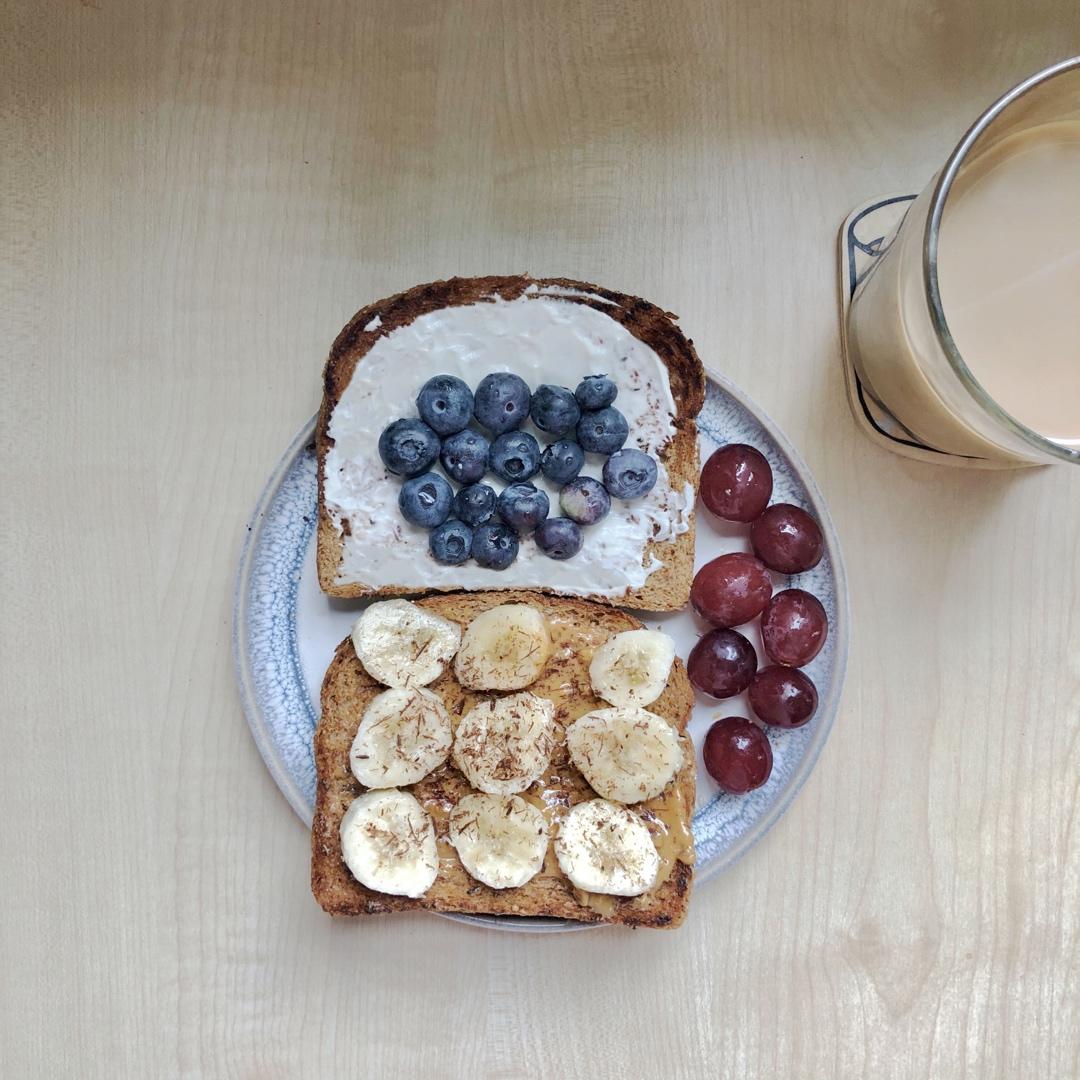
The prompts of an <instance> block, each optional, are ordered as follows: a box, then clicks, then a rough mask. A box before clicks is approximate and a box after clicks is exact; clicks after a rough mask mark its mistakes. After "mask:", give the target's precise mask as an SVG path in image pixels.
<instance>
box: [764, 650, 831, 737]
mask: <svg viewBox="0 0 1080 1080" xmlns="http://www.w3.org/2000/svg"><path fill="white" fill-rule="evenodd" d="M750 707H751V708H752V709H753V710H754V713H755V715H756V716H758V717H759V718H760V719H762V720H764V721H765V723H766V724H775V725H776V726H777V727H784V728H795V727H802V725H803V724H805V723H806V721H807V720H809V719H810V717H811V716H813V715H814V710H815V709H816V708H817V687H816V686H815V685H814V682H813V680H812V679H811V678H810V676H809V675H807V674H805V672H802V671H799V670H798V669H797V668H789V667H783V666H781V665H779V664H775V665H773V666H772V667H767V668H762V669H761V670H760V671H759V672H758V673H757V674H756V675H755V676H754V681H753V682H752V683H751V684H750Z"/></svg>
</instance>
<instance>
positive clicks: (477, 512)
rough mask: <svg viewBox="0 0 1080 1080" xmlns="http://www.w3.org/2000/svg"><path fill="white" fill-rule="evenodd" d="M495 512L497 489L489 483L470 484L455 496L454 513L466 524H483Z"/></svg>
mask: <svg viewBox="0 0 1080 1080" xmlns="http://www.w3.org/2000/svg"><path fill="white" fill-rule="evenodd" d="M494 513H495V490H494V489H493V488H490V487H488V485H487V484H470V485H469V486H468V487H463V488H462V489H461V490H460V491H459V492H458V493H457V494H456V495H455V496H454V515H455V517H459V518H460V519H461V520H462V521H464V522H465V524H466V525H472V526H473V527H475V526H477V525H483V524H484V522H485V521H487V519H488V518H489V517H491V515H492V514H494Z"/></svg>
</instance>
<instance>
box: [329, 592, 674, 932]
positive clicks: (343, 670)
mask: <svg viewBox="0 0 1080 1080" xmlns="http://www.w3.org/2000/svg"><path fill="white" fill-rule="evenodd" d="M419 603H420V604H421V605H422V606H424V607H427V608H430V609H431V610H433V611H436V612H438V613H439V614H440V615H442V616H444V617H445V618H448V619H453V620H455V621H457V622H459V623H461V624H462V625H463V626H464V625H466V624H467V623H468V622H470V621H471V620H472V619H473V618H475V616H476V615H478V614H480V612H481V611H486V610H487V609H488V608H490V607H494V606H495V605H497V604H503V603H526V604H532V605H534V606H535V607H538V608H539V609H540V610H542V611H543V612H544V613H545V615H546V616H547V617H548V618H549V620H552V622H553V625H555V624H558V626H560V627H561V628H562V629H563V632H564V633H566V634H569V635H572V636H573V637H574V640H578V641H582V642H584V645H583V646H582V647H581V648H575V649H574V650H573V652H572V653H570V651H569V650H568V649H564V650H559V649H556V652H555V653H554V654H553V655H552V658H551V659H550V660H549V661H548V666H547V667H546V668H545V671H544V673H543V674H542V675H541V677H540V680H538V682H537V684H535V685H536V688H539V690H538V692H541V693H543V691H544V687H545V686H546V685H547V684H548V683H549V682H550V684H551V685H552V686H555V687H557V688H558V689H557V690H556V691H555V692H552V693H548V694H547V695H546V696H549V697H550V698H551V700H552V701H554V702H555V704H556V719H557V721H558V722H559V724H560V725H566V724H568V723H570V722H571V721H572V720H573V719H576V718H577V717H578V716H580V715H582V714H583V713H585V712H588V711H590V710H592V709H595V708H600V707H602V706H603V705H604V703H603V702H602V701H600V700H599V699H598V698H596V697H595V696H594V695H593V693H592V689H591V687H590V685H589V675H588V666H589V661H590V660H591V658H592V653H593V651H594V649H595V648H596V647H598V646H599V644H601V643H602V642H603V641H605V640H607V638H608V637H610V636H611V635H612V634H615V633H619V632H621V631H623V630H632V629H637V628H639V627H640V626H641V623H640V622H639V621H638V620H637V619H635V618H634V617H633V616H632V615H629V614H627V613H626V612H622V611H618V610H616V609H613V608H610V607H603V606H599V605H597V604H594V603H592V602H590V601H587V600H578V599H571V598H553V597H548V596H544V595H543V594H540V593H533V592H487V593H458V594H453V595H440V596H431V597H428V598H426V599H424V600H421V601H419ZM382 689H383V687H381V686H379V685H378V684H377V683H375V682H374V681H373V680H372V679H371V678H370V676H368V674H367V673H366V672H365V671H364V669H363V667H362V665H361V664H360V661H359V660H358V659H357V657H356V653H355V650H354V649H353V647H352V642H351V640H350V639H348V638H346V640H345V641H343V642H342V643H341V644H340V645H339V646H338V648H337V651H336V652H335V654H334V659H333V661H332V662H331V664H330V667H329V669H328V670H327V673H326V678H325V679H324V681H323V686H322V718H321V719H320V721H319V727H318V730H317V731H316V734H315V765H316V771H317V776H318V787H317V794H316V802H315V819H314V822H313V825H312V837H311V887H312V892H313V893H314V894H315V897H316V899H317V900H318V902H319V903H320V904H321V905H322V907H323V908H324V909H325V910H326V911H328V912H330V913H331V914H334V915H374V914H380V913H385V912H391V911H410V910H414V909H426V910H432V911H458V912H470V913H475V914H499V915H525V916H538V915H539V916H548V917H553V918H562V919H575V920H578V921H582V922H609V923H619V924H623V925H627V926H648V927H675V926H678V925H679V924H680V923H681V922H682V921H683V918H684V917H685V915H686V909H687V904H688V903H689V898H690V887H691V883H692V879H693V866H692V856H690V855H689V854H686V856H685V857H684V858H677V859H675V861H674V862H673V864H672V866H671V874H670V876H669V877H668V879H667V881H665V882H664V883H663V884H662V885H660V886H658V887H657V888H656V889H654V890H653V891H652V892H650V893H647V894H645V895H644V896H639V897H628V898H625V899H621V898H613V903H612V905H611V911H610V913H601V912H598V911H596V910H594V909H593V908H591V907H587V906H585V905H583V904H581V903H580V902H579V901H578V899H577V898H576V896H575V892H574V890H573V888H572V886H571V884H570V882H569V881H568V880H567V879H566V878H565V877H564V876H563V874H562V873H561V871H560V870H559V869H558V865H557V862H556V860H555V859H554V856H553V854H552V852H551V850H550V844H549V852H548V859H547V860H546V861H545V865H544V868H543V870H541V872H540V873H539V874H538V875H537V876H536V877H534V878H533V879H532V880H531V881H530V882H528V883H527V884H526V885H524V886H522V887H521V888H517V889H505V890H498V889H491V888H489V887H488V886H486V885H482V884H481V883H480V882H478V881H476V880H474V879H473V878H471V877H469V875H468V874H467V873H466V872H465V870H464V868H463V867H462V866H461V864H460V862H459V861H458V859H457V856H456V854H454V852H453V850H452V849H450V848H448V847H447V846H446V844H445V843H443V842H442V840H441V839H440V853H441V858H440V869H439V877H438V878H437V880H436V882H435V884H434V885H433V886H432V887H431V889H430V890H429V891H428V893H427V894H426V895H425V896H423V897H421V898H420V899H418V900H410V899H408V898H405V897H399V896H388V895H386V894H384V893H379V892H375V891H373V890H371V889H367V888H365V887H364V886H363V885H361V884H360V883H359V882H358V881H357V880H356V879H355V878H354V877H353V876H352V874H350V873H349V870H348V868H347V867H346V866H345V863H344V862H343V860H342V855H341V839H340V832H339V829H340V825H341V818H342V816H343V815H344V813H345V811H346V809H347V808H348V806H349V804H350V803H351V802H352V800H353V799H354V798H356V796H357V795H359V794H360V793H361V792H362V791H363V790H364V789H363V787H362V786H361V785H360V784H359V783H357V782H356V780H355V779H354V778H353V776H352V773H351V772H350V770H349V748H350V746H351V744H352V740H353V737H354V735H355V734H356V729H357V727H358V725H359V722H360V717H361V715H362V713H363V710H364V708H365V706H366V705H367V703H368V701H370V700H371V698H372V697H374V696H375V695H376V694H377V693H379V692H380V691H381V690H382ZM429 689H431V690H433V691H434V692H435V693H438V694H440V696H442V698H443V700H444V701H445V702H446V704H447V707H448V709H449V711H450V713H451V715H452V716H455V717H457V716H460V714H461V712H462V711H463V710H465V709H467V708H469V707H471V704H472V703H473V702H475V701H476V700H480V699H482V698H484V697H490V696H492V695H479V694H475V693H470V692H468V691H465V690H464V689H463V688H462V687H461V685H460V684H459V683H458V682H457V680H456V679H455V678H454V676H453V673H452V671H449V672H447V673H446V674H445V675H443V676H442V678H440V679H438V680H437V681H436V682H435V683H433V684H432V686H431V687H430V688H429ZM530 689H534V688H530ZM692 705H693V691H692V690H691V688H690V683H689V681H688V679H687V677H686V670H685V668H684V667H683V665H682V662H681V661H679V660H676V661H675V665H674V667H673V668H672V671H671V677H670V679H669V680H668V686H667V689H666V690H665V691H664V693H663V694H662V695H661V696H660V698H659V699H657V701H656V702H654V703H653V704H652V705H650V706H649V708H650V710H651V711H653V712H656V713H657V715H659V716H663V717H664V718H665V719H666V720H668V721H669V722H670V723H672V724H673V725H675V727H677V728H678V729H679V731H680V732H684V731H685V728H686V724H687V722H688V721H689V718H690V710H691V707H692ZM683 746H684V751H685V754H684V762H683V766H682V768H681V769H680V771H679V773H678V775H677V776H676V778H675V780H674V781H673V782H672V785H671V787H670V788H669V789H668V791H667V792H666V793H665V795H664V798H666V799H668V800H669V802H670V804H672V805H674V806H675V807H676V808H677V813H678V817H679V820H680V823H681V824H682V826H684V827H685V828H686V829H687V830H688V829H689V826H690V818H691V816H692V813H693V807H694V789H695V761H694V751H693V746H692V745H691V743H690V740H689V738H687V737H685V736H684V741H683ZM560 755H561V756H560ZM555 762H556V763H557V764H558V766H559V771H560V772H561V773H566V772H570V773H573V774H574V776H575V777H576V781H577V782H578V783H579V786H580V790H578V791H576V792H575V794H574V795H573V798H572V799H571V803H572V802H577V801H579V800H580V799H582V798H591V797H594V793H593V792H592V791H591V790H589V789H588V788H587V785H585V783H584V780H583V779H582V778H581V777H580V774H578V773H577V771H576V770H575V769H574V768H573V766H572V765H570V764H569V762H568V760H567V758H566V750H565V746H564V745H563V742H562V739H561V737H560V741H559V747H558V748H557V750H556V757H555ZM410 790H412V791H413V792H414V794H416V795H417V797H418V798H420V799H421V801H422V802H424V803H425V804H427V805H430V804H432V803H435V804H437V805H441V806H445V807H447V808H448V807H450V806H452V805H453V804H454V803H456V802H457V800H458V799H459V798H461V797H462V796H463V795H464V794H467V793H468V791H469V790H471V789H470V788H469V786H468V784H467V783H466V782H465V780H464V778H463V777H462V776H461V774H460V773H459V772H458V771H457V770H456V769H455V768H454V767H453V765H451V764H449V763H447V764H446V765H443V766H441V767H440V768H439V769H437V770H436V771H435V772H434V773H432V774H431V775H430V776H429V777H427V778H426V779H425V780H422V781H421V782H420V783H419V784H416V785H413V786H412V787H411V788H410ZM644 805H645V806H652V805H653V803H647V804H644ZM436 828H437V830H438V831H439V833H440V838H441V837H442V836H443V835H444V832H445V821H442V822H440V821H439V820H436Z"/></svg>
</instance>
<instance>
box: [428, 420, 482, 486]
mask: <svg viewBox="0 0 1080 1080" xmlns="http://www.w3.org/2000/svg"><path fill="white" fill-rule="evenodd" d="M490 448H491V443H489V442H488V441H487V439H486V438H484V436H483V435H481V434H480V432H479V431H459V432H457V433H456V434H455V435H450V436H448V437H447V438H445V439H443V444H442V453H441V454H439V460H440V461H441V462H442V467H443V468H444V469H445V470H446V475H447V476H449V477H450V479H451V480H456V481H457V482H458V483H459V484H475V483H476V481H477V480H482V479H483V477H484V473H486V472H487V467H488V450H490Z"/></svg>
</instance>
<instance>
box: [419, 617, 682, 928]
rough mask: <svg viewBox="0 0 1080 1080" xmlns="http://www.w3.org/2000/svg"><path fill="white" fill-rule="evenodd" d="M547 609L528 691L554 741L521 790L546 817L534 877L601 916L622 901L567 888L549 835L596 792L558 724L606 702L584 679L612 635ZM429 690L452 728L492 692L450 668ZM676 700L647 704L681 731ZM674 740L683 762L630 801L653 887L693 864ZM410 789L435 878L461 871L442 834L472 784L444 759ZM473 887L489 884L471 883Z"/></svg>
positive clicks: (667, 698)
mask: <svg viewBox="0 0 1080 1080" xmlns="http://www.w3.org/2000/svg"><path fill="white" fill-rule="evenodd" d="M546 614H547V618H548V625H549V628H550V631H551V637H552V646H553V647H552V653H551V656H550V658H549V659H548V662H547V664H546V665H545V666H544V669H543V671H542V672H541V673H540V676H539V678H538V679H537V680H536V681H535V682H533V683H532V684H531V685H530V686H528V687H527V689H528V691H529V692H530V693H533V694H536V695H538V696H540V697H544V698H547V699H548V700H550V701H551V702H552V703H553V704H554V706H555V721H556V726H555V747H554V750H553V753H552V756H551V762H550V764H549V766H548V768H547V770H546V771H545V772H544V774H543V775H542V776H541V777H540V779H539V780H537V781H536V782H535V783H534V784H533V785H532V786H531V787H529V788H528V789H527V790H526V791H524V792H523V793H522V798H524V799H526V800H527V801H529V802H531V803H532V804H533V805H535V806H537V807H539V809H540V810H541V811H542V812H543V814H544V817H545V819H546V820H547V823H548V834H549V840H548V849H547V854H546V856H545V859H544V865H543V868H542V869H541V871H540V874H539V875H538V878H548V879H551V884H553V885H556V884H557V885H558V887H560V888H562V889H565V890H569V891H570V892H571V893H572V895H573V896H574V897H575V899H576V900H577V902H578V903H579V904H581V905H583V906H585V907H588V908H590V909H592V910H593V911H596V912H598V913H599V914H602V915H610V914H611V913H612V912H613V911H615V910H616V908H617V907H618V905H619V904H620V903H624V902H626V901H624V900H623V899H622V898H620V897H615V896H607V895H601V894H596V893H587V892H584V891H582V890H580V889H577V888H575V887H573V886H572V885H571V884H570V882H569V881H568V880H567V879H566V877H565V875H564V874H563V873H562V870H561V869H560V868H559V864H558V861H557V859H556V857H555V852H554V848H553V845H552V843H551V840H552V839H554V837H555V835H556V834H557V832H558V828H559V825H560V823H561V821H562V819H563V818H564V817H565V816H566V814H567V812H568V811H569V809H570V808H571V807H572V806H574V805H575V803H578V802H582V801H583V800H586V799H592V798H595V797H596V793H595V792H594V791H593V790H592V788H590V787H589V785H588V784H587V783H586V781H585V779H584V777H583V776H582V775H581V773H580V772H579V771H578V770H577V769H576V768H575V767H574V765H573V764H571V762H570V759H569V755H568V753H567V750H566V738H565V731H564V729H565V727H566V726H567V725H569V724H570V723H572V722H573V721H574V720H576V719H577V718H578V717H579V716H583V715H584V714H585V713H587V712H591V711H592V710H594V709H597V708H603V707H604V705H605V703H604V702H603V701H601V700H600V699H599V698H598V697H596V695H595V694H594V693H593V690H592V686H591V684H590V681H589V662H590V660H591V659H592V655H593V652H594V651H595V650H596V649H597V648H598V647H599V646H600V645H602V644H603V643H604V642H605V641H606V640H607V639H608V638H609V637H610V636H611V631H610V629H608V628H605V627H602V626H589V625H584V626H583V625H582V623H581V620H580V618H573V617H562V616H560V614H559V613H558V612H551V611H549V612H547V613H546ZM429 689H430V690H431V691H433V692H434V693H436V694H438V695H440V696H441V697H442V699H443V701H444V703H445V704H446V707H447V710H448V711H449V713H450V716H451V718H452V722H453V724H454V726H455V730H456V726H457V723H458V722H459V720H460V718H461V717H462V716H463V715H464V714H465V713H467V712H468V711H469V710H470V709H472V708H473V706H474V705H476V704H478V703H479V702H481V701H485V700H488V699H490V698H492V697H494V696H496V695H495V694H493V693H490V692H484V691H473V690H466V689H465V688H464V687H462V686H461V685H460V683H458V682H457V680H456V679H455V678H454V676H453V674H452V672H447V673H446V674H444V675H443V676H442V677H441V678H440V679H438V680H437V681H436V682H435V683H433V684H432V685H431V686H430V687H429ZM676 699H677V695H675V694H673V693H672V692H671V691H670V690H665V691H664V693H663V694H662V695H661V696H660V698H659V699H657V701H656V702H654V703H653V704H652V705H651V706H650V707H649V708H650V711H653V712H655V713H656V714H657V715H659V716H662V717H664V718H665V719H666V720H668V721H669V722H670V723H672V724H673V725H675V727H677V728H679V729H680V730H681V729H682V728H684V726H685V722H686V720H687V719H688V717H687V716H685V715H681V714H680V711H681V709H682V708H683V706H681V705H680V706H678V707H676ZM680 743H681V745H682V748H683V764H682V766H681V768H680V770H679V772H678V774H677V775H676V777H675V780H674V781H673V782H672V783H671V784H669V785H668V787H667V788H666V789H665V790H664V791H663V792H661V793H660V795H658V796H657V797H656V798H654V799H650V800H648V801H647V802H643V803H638V804H637V805H635V806H634V807H632V809H633V810H634V811H635V812H636V813H637V814H638V815H639V816H640V817H641V819H642V821H643V822H644V823H645V825H646V826H647V827H648V829H649V832H650V834H651V836H652V839H653V843H654V844H655V845H656V849H657V852H658V853H659V855H660V870H659V873H658V875H657V880H656V883H655V884H654V886H653V889H656V888H658V887H659V886H660V885H662V884H663V883H664V882H665V881H667V880H668V878H669V877H670V876H671V874H672V872H673V870H674V868H675V865H676V863H677V862H682V863H684V864H685V865H686V866H691V865H693V861H694V841H693V836H692V834H691V831H690V819H691V815H692V812H693V791H694V784H693V777H694V773H695V763H694V749H693V745H692V744H691V742H690V739H689V738H688V737H687V736H686V735H685V734H683V735H682V737H681V738H680ZM408 790H410V791H412V793H413V794H414V795H415V796H416V798H417V799H418V800H419V802H420V804H421V806H423V808H424V809H425V810H426V811H427V812H428V814H430V815H431V818H432V821H433V822H434V824H435V831H436V837H437V846H438V852H439V877H440V878H443V877H447V876H453V875H460V874H461V872H462V871H461V864H460V862H459V860H458V856H457V852H456V851H455V850H454V848H453V847H452V846H451V844H450V842H449V839H448V829H449V815H450V812H451V811H452V810H453V808H454V806H455V805H456V804H457V802H458V800H459V799H461V798H462V797H464V796H465V795H467V794H469V792H471V791H472V788H471V787H470V786H469V784H468V782H467V781H466V780H465V778H464V777H463V776H462V775H461V773H460V772H458V770H457V769H456V768H454V767H453V765H452V764H450V763H449V762H448V763H447V764H445V765H443V766H441V767H440V768H438V769H436V770H435V771H434V772H433V773H431V774H430V775H429V776H427V777H425V778H424V779H423V780H421V781H420V782H419V783H417V784H414V785H412V786H411V787H410V788H409V789H408ZM474 888H475V889H486V888H487V887H486V886H484V885H481V884H480V883H479V882H475V883H474Z"/></svg>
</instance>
